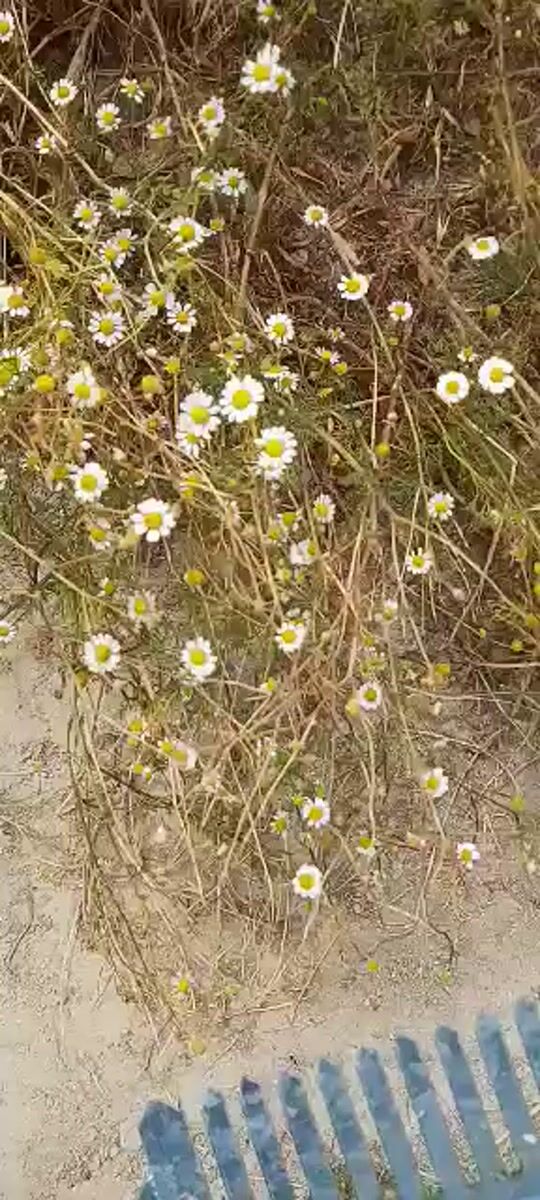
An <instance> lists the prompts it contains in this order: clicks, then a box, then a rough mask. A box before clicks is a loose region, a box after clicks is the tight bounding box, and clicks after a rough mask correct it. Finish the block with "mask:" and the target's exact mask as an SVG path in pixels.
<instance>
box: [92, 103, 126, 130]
mask: <svg viewBox="0 0 540 1200" xmlns="http://www.w3.org/2000/svg"><path fill="white" fill-rule="evenodd" d="M96 125H97V127H98V129H100V130H101V132H102V133H113V132H114V130H115V129H118V128H119V126H120V109H119V107H118V105H117V104H111V103H107V104H100V106H99V108H98V109H96Z"/></svg>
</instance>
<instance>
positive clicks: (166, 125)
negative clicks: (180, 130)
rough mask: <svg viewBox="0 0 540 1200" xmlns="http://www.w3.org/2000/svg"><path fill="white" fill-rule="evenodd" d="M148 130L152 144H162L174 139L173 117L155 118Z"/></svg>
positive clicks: (148, 125)
mask: <svg viewBox="0 0 540 1200" xmlns="http://www.w3.org/2000/svg"><path fill="white" fill-rule="evenodd" d="M146 128H147V130H148V137H149V138H150V141H151V142H161V141H163V139H164V138H170V137H172V117H154V118H153V120H151V121H149V122H148V124H147V126H146Z"/></svg>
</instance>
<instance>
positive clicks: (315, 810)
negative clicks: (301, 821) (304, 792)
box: [308, 804, 324, 825]
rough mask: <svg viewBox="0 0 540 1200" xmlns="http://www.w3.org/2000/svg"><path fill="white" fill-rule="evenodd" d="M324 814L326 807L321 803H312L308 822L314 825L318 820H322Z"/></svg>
mask: <svg viewBox="0 0 540 1200" xmlns="http://www.w3.org/2000/svg"><path fill="white" fill-rule="evenodd" d="M323 816H324V809H322V808H321V807H320V805H319V804H312V806H311V808H310V810H309V813H308V824H310V825H314V824H315V822H316V821H320V819H321V817H323Z"/></svg>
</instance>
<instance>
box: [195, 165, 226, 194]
mask: <svg viewBox="0 0 540 1200" xmlns="http://www.w3.org/2000/svg"><path fill="white" fill-rule="evenodd" d="M219 178H220V176H219V174H218V172H217V171H215V170H214V168H213V167H194V168H193V170H192V172H191V182H192V183H193V184H194V185H195V187H197V188H198V189H199V191H200V192H206V193H207V195H211V194H212V192H215V190H216V187H217V183H218V179H219Z"/></svg>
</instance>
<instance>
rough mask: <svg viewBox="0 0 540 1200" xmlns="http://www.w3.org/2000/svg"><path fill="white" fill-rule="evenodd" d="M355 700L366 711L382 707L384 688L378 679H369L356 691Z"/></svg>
mask: <svg viewBox="0 0 540 1200" xmlns="http://www.w3.org/2000/svg"><path fill="white" fill-rule="evenodd" d="M355 700H356V702H357V704H358V705H359V707H360V708H363V710H364V712H373V711H374V710H375V709H376V708H380V707H381V704H382V701H383V690H382V687H381V685H380V683H378V682H377V680H376V679H368V680H367V682H366V683H363V684H362V685H361V686H360V687H359V688H357V689H356V692H355Z"/></svg>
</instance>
